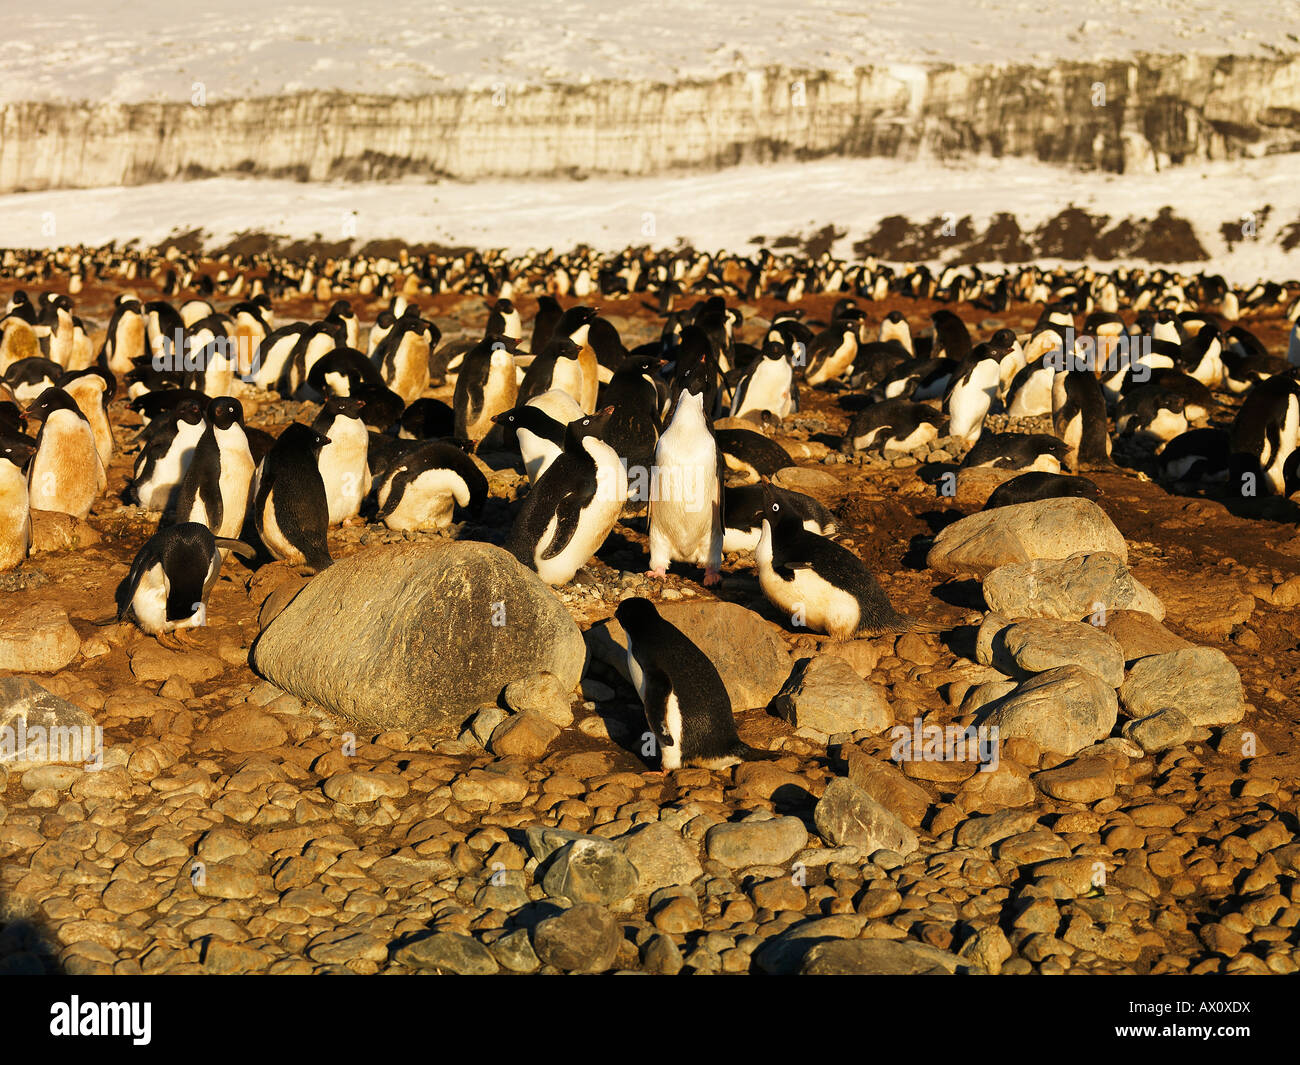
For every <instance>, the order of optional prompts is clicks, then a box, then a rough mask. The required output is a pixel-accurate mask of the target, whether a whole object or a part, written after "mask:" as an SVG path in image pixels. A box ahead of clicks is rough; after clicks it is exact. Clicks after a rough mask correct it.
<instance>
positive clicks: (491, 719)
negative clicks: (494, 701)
mask: <svg viewBox="0 0 1300 1065" xmlns="http://www.w3.org/2000/svg"><path fill="white" fill-rule="evenodd" d="M505 719H506V712H505V711H504V710H502V709H501V707H499V706H496V705H489V706H485V707H483V708H482V709H481V710H480V711H479V712H478V713H477V714H475V715H474V716H473V717H472V718H470V722H469V730H470V732H471V733H473V735H474V738H475V739H476V740H478V741H479V743H480V744H482V745H483V746H484V747H486V746H487V745H488V740H489V739H491V737H492V730H493V729H495V728H496V727H497V726H498V725H499V724H501V722H502V721H504V720H505Z"/></svg>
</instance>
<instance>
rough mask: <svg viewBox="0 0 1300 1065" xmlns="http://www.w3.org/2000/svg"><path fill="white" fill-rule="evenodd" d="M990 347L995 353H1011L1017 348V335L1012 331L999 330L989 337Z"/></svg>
mask: <svg viewBox="0 0 1300 1065" xmlns="http://www.w3.org/2000/svg"><path fill="white" fill-rule="evenodd" d="M988 345H989V347H990V348H992V349H993V350H994V351H998V352H1003V351H1010V350H1011V349H1012V348H1014V347H1015V346H1016V334H1015V332H1014V331H1012V330H1010V329H999V330H998V331H997V332H996V333H994V334H993V335H992V336H991V337H989V340H988Z"/></svg>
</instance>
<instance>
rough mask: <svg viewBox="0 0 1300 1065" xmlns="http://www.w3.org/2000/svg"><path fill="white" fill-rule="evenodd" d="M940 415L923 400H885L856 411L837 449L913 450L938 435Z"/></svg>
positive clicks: (842, 450) (851, 450) (849, 451)
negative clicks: (915, 401)
mask: <svg viewBox="0 0 1300 1065" xmlns="http://www.w3.org/2000/svg"><path fill="white" fill-rule="evenodd" d="M942 424H943V415H941V414H939V413H938V411H936V410H935V409H934V408H933V407H929V406H927V405H926V404H924V403H912V402H911V401H909V400H906V399H887V400H884V401H883V402H880V403H873V404H871V405H870V406H868V407H865V408H864V409H862V410H860V411H858V413H857V414H855V415H854V416H853V420H852V421H851V422H850V423H849V427H848V429H847V430H846V431H845V433H844V438H843V440H841V441H840V451H841V452H843V453H844V454H846V455H851V454H853V452H855V451H914V450H915V449H916V448H918V447H921V446H922V445H924V444H929V443H931V442H933V441H934V440H937V439H938V437H939V427H940V425H942Z"/></svg>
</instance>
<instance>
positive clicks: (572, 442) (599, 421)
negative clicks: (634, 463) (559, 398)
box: [564, 407, 614, 448]
mask: <svg viewBox="0 0 1300 1065" xmlns="http://www.w3.org/2000/svg"><path fill="white" fill-rule="evenodd" d="M613 416H614V408H613V407H606V408H605V409H604V410H598V411H597V412H596V413H595V414H585V415H583V416H582V417H581V418H574V419H573V421H571V422H569V427H568V429H566V430H565V434H564V443H565V447H566V448H571V447H577V448H580V447H582V441H583V440H584V439H585V438H587V437H589V436H594V437H596V438H597V439H600V438H601V436H602V435H603V434H604V432H605V429H606V427H607V426H608V425H609V420H610V419H611V418H612V417H613Z"/></svg>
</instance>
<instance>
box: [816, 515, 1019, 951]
mask: <svg viewBox="0 0 1300 1065" xmlns="http://www.w3.org/2000/svg"><path fill="white" fill-rule="evenodd" d="M1021 505H1022V506H1023V505H1027V504H1021ZM976 971H981V970H979V969H978V966H977V964H976V962H975V961H974V959H969V958H963V957H960V956H958V955H956V954H951V953H949V952H948V951H946V950H940V949H939V948H938V947H931V946H927V945H926V944H924V943H914V942H911V941H910V940H890V939H838V940H830V941H828V942H825V943H817V944H815V945H814V946H813V947H812V948H811V949H809V951H808V953H807V954H805V955H804V958H803V962H802V964H801V965H800V966H799V974H800V975H801V976H945V975H946V976H951V975H952V974H953V973H958V972H961V973H966V972H976Z"/></svg>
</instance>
